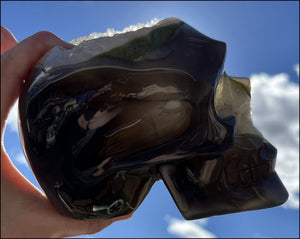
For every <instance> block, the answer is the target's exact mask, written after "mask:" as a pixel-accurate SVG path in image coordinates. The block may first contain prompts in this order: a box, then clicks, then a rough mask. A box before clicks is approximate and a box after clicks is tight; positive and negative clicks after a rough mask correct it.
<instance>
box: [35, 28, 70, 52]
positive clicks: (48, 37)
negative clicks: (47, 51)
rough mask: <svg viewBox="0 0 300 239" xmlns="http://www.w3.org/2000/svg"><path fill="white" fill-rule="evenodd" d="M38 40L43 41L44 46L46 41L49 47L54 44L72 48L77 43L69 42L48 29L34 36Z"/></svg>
mask: <svg viewBox="0 0 300 239" xmlns="http://www.w3.org/2000/svg"><path fill="white" fill-rule="evenodd" d="M32 38H34V39H35V41H36V42H40V43H42V46H43V47H45V43H46V46H47V48H52V47H54V46H57V45H59V46H62V47H64V48H66V49H72V48H73V47H74V46H75V45H73V44H71V43H68V42H66V41H64V40H62V39H61V38H59V37H58V36H57V35H55V34H54V33H52V32H48V31H40V32H37V33H36V34H34V35H33V36H32Z"/></svg>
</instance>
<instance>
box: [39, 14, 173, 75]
mask: <svg viewBox="0 0 300 239" xmlns="http://www.w3.org/2000/svg"><path fill="white" fill-rule="evenodd" d="M169 20H171V21H172V20H175V19H173V18H169ZM159 22H160V20H159V19H157V18H154V19H152V20H151V21H150V22H147V23H138V24H136V25H131V26H129V27H126V28H124V29H123V30H122V31H116V30H114V29H111V28H108V29H107V31H106V32H105V33H96V32H94V33H92V34H90V35H89V36H84V37H80V38H77V39H73V40H71V41H70V43H72V44H74V45H75V47H74V48H73V49H64V48H62V47H54V48H52V49H51V50H50V51H49V52H48V53H47V54H46V56H45V57H44V58H43V59H42V61H41V64H43V67H44V69H45V70H49V69H51V68H53V67H57V66H62V65H71V64H77V63H80V62H83V61H86V60H88V59H89V58H91V57H94V56H96V55H98V54H101V53H103V52H105V51H109V50H111V49H112V48H115V47H118V46H121V45H123V44H124V43H126V42H129V41H130V40H133V39H134V38H136V37H137V36H136V35H135V36H133V35H132V34H128V33H130V32H133V31H137V30H140V31H139V34H138V35H139V36H143V35H145V34H147V33H148V31H146V30H145V29H147V28H149V27H152V26H154V25H156V24H157V23H159ZM168 22H169V21H167V22H166V23H168ZM113 36H114V40H113V41H112V40H111V37H113Z"/></svg>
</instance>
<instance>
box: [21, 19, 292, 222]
mask: <svg viewBox="0 0 300 239" xmlns="http://www.w3.org/2000/svg"><path fill="white" fill-rule="evenodd" d="M225 54H226V44H225V43H224V42H221V41H216V40H214V39H211V38H209V37H207V36H205V35H203V34H202V33H200V32H198V31H197V30H195V29H194V28H192V27H191V26H189V25H188V24H186V23H185V22H183V21H181V20H179V19H177V18H168V19H165V20H163V21H160V22H159V23H157V24H156V25H154V26H152V27H145V28H142V29H140V30H137V31H132V32H127V33H123V34H117V35H115V36H113V37H102V38H99V39H94V40H90V41H86V42H82V43H81V44H79V45H78V46H76V47H74V49H72V50H66V49H60V48H54V49H53V50H52V51H50V52H49V53H48V54H47V55H46V56H45V57H44V58H43V59H42V60H41V64H39V65H37V66H36V69H35V70H34V71H33V73H32V75H31V77H30V78H29V79H28V80H27V81H26V84H25V90H24V92H23V93H22V95H21V97H20V100H19V113H20V137H21V141H22V145H23V148H24V151H25V154H26V156H27V159H28V161H29V163H30V165H31V168H32V170H33V172H34V174H35V175H36V177H37V180H38V182H39V183H40V185H41V187H42V188H43V190H44V191H45V193H46V195H47V197H48V198H49V200H50V201H51V203H53V205H54V206H55V207H56V208H57V209H58V210H59V211H60V212H61V213H64V214H66V215H70V216H72V217H74V218H78V219H84V220H95V219H106V218H113V217H117V216H121V215H127V214H131V213H133V212H134V211H135V210H136V209H137V208H138V206H139V205H140V204H141V203H142V201H143V199H144V198H145V197H146V196H147V194H148V192H149V191H150V189H151V187H152V185H153V184H154V183H155V182H156V181H157V180H161V179H162V180H163V181H164V183H165V185H166V186H167V188H168V190H169V191H170V194H171V195H172V197H173V199H174V201H175V203H176V205H177V206H178V209H179V210H180V212H181V213H182V215H183V216H184V217H185V218H186V219H197V218H203V217H209V216H213V215H220V214H226V213H233V212H240V211H247V210H255V209H262V208H268V207H273V206H278V205H280V204H282V203H284V202H285V201H286V200H287V197H288V194H287V192H286V190H285V188H284V186H283V185H282V183H281V181H280V179H279V177H278V176H277V174H276V172H275V160H276V154H277V152H276V149H275V148H274V146H272V144H271V143H269V142H268V141H267V140H266V139H265V138H264V137H263V135H262V134H261V133H260V132H259V130H258V129H256V128H255V127H254V126H253V123H252V119H251V97H250V91H251V90H250V81H249V80H248V79H246V78H237V77H230V76H228V75H227V74H226V73H225V71H224V61H225Z"/></svg>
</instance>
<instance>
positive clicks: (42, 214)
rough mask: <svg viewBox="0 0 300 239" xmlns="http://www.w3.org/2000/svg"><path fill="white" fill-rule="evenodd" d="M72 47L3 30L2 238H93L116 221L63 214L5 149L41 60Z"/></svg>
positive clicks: (41, 36)
mask: <svg viewBox="0 0 300 239" xmlns="http://www.w3.org/2000/svg"><path fill="white" fill-rule="evenodd" d="M57 45H58V46H62V47H65V48H72V45H70V44H69V43H66V42H64V41H62V40H61V39H59V38H58V37H57V36H55V35H54V34H52V33H50V32H39V33H37V34H35V35H33V36H31V37H29V38H27V39H25V40H23V41H21V42H20V43H18V42H17V40H16V39H15V38H14V36H13V35H12V34H11V33H10V32H9V31H8V30H7V29H5V28H4V27H1V237H22V238H25V237H31V238H32V237H70V236H76V235H83V234H93V233H96V232H98V231H101V230H102V229H104V228H105V227H107V226H109V225H110V224H112V223H113V222H116V221H119V220H123V219H128V218H130V217H131V215H127V216H122V217H118V218H114V219H107V220H97V221H82V220H77V219H73V218H70V217H67V216H64V215H62V214H60V213H59V212H58V211H57V210H56V209H55V208H54V207H53V206H52V205H51V204H50V202H49V200H48V199H47V197H46V196H45V195H44V194H43V193H42V192H41V191H39V190H38V189H37V188H36V187H35V186H34V185H33V184H31V183H30V182H29V181H28V180H27V179H26V178H25V177H24V176H23V175H22V174H21V173H20V172H19V171H18V170H17V168H16V167H15V166H14V165H13V164H12V162H11V160H10V158H9V156H8V154H7V153H6V151H5V147H4V132H5V125H6V120H7V116H8V113H9V111H10V109H11V108H12V106H13V104H14V103H15V101H16V100H17V98H18V97H19V95H20V93H21V91H22V85H23V81H24V80H25V79H27V78H28V76H29V74H30V72H31V70H32V69H33V67H34V66H35V65H36V64H37V62H38V60H39V59H40V58H41V57H42V56H43V55H44V54H45V53H46V52H47V51H48V50H50V49H51V48H52V47H54V46H57Z"/></svg>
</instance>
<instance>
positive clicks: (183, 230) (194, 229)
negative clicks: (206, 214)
mask: <svg viewBox="0 0 300 239" xmlns="http://www.w3.org/2000/svg"><path fill="white" fill-rule="evenodd" d="M165 219H166V220H167V221H168V223H169V225H168V228H167V230H168V233H170V234H174V235H177V236H180V237H183V238H216V236H215V235H214V234H213V233H211V232H210V231H208V230H207V229H205V226H206V225H207V221H208V219H207V218H205V219H200V220H193V221H186V220H182V219H177V218H173V217H169V216H166V218H165Z"/></svg>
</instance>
